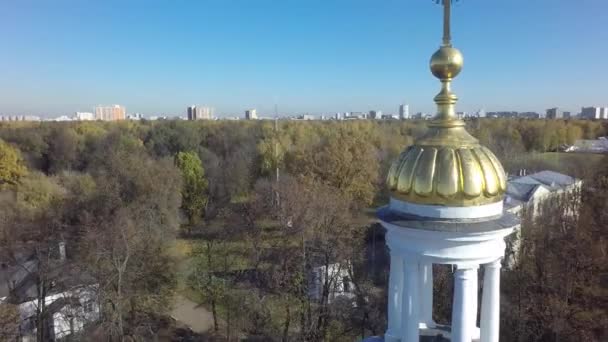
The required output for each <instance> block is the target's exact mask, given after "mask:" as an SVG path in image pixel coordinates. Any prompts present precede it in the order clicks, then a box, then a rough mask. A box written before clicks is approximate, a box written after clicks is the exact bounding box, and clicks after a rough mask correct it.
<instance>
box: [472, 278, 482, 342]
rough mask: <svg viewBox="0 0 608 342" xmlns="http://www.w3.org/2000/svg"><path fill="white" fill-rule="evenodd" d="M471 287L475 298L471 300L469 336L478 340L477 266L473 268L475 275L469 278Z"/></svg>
mask: <svg viewBox="0 0 608 342" xmlns="http://www.w3.org/2000/svg"><path fill="white" fill-rule="evenodd" d="M471 282H472V284H471V287H472V288H473V289H472V290H473V291H475V296H474V298H475V300H473V301H471V311H470V314H471V318H470V321H471V322H472V323H473V324H472V326H471V329H472V330H471V338H473V339H476V340H478V339H479V334H480V333H479V327H478V326H477V310H478V309H479V308H478V307H477V306H478V303H479V300H478V299H479V298H478V295H479V268H476V269H475V276H474V277H473V279H471Z"/></svg>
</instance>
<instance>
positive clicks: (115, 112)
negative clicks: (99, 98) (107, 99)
mask: <svg viewBox="0 0 608 342" xmlns="http://www.w3.org/2000/svg"><path fill="white" fill-rule="evenodd" d="M126 117H127V115H126V110H125V107H123V106H121V105H112V106H97V107H95V120H102V121H118V120H124V119H126Z"/></svg>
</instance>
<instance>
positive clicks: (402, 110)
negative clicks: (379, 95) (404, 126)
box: [399, 104, 410, 120]
mask: <svg viewBox="0 0 608 342" xmlns="http://www.w3.org/2000/svg"><path fill="white" fill-rule="evenodd" d="M409 118H410V106H409V105H406V104H402V105H399V119H401V120H407V119H409Z"/></svg>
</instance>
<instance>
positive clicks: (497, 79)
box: [0, 0, 608, 116]
mask: <svg viewBox="0 0 608 342" xmlns="http://www.w3.org/2000/svg"><path fill="white" fill-rule="evenodd" d="M453 13H454V18H453V37H454V45H455V46H456V47H458V48H459V49H460V50H461V51H462V52H463V54H464V58H465V67H464V70H463V72H462V73H461V75H460V76H459V77H458V78H457V80H456V81H455V84H454V91H455V92H456V94H457V95H458V96H459V97H460V101H459V104H458V108H459V110H466V111H473V110H476V109H478V108H480V107H484V108H486V109H487V110H537V111H544V109H545V108H548V107H550V106H560V107H563V108H565V109H570V110H578V109H579V108H580V107H581V106H582V105H608V81H607V80H608V67H607V65H608V1H606V0H557V1H555V0H502V1H499V0H460V1H459V2H458V3H457V4H456V5H455V7H454V10H453ZM440 42H441V9H440V7H439V6H438V5H435V4H433V2H432V1H431V0H214V1H211V0H199V1H185V0H173V1H169V0H166V1H158V0H145V1H144V0H141V1H135V0H120V1H114V0H112V1H110V0H103V1H101V0H99V1H86V0H72V1H67V0H54V1H51V0H45V1H30V0H18V1H17V0H3V1H0V113H4V114H35V115H52V116H54V115H59V114H71V113H73V112H74V111H77V110H78V111H90V110H91V109H92V107H93V106H94V105H96V104H113V103H119V104H123V105H125V106H126V107H127V111H128V112H141V113H144V114H146V115H154V114H160V113H169V114H180V115H183V114H184V112H185V109H186V107H187V106H188V105H190V104H206V105H209V106H212V107H214V108H215V110H216V112H217V113H224V114H228V115H242V113H243V111H244V110H245V109H247V108H258V111H259V112H261V113H262V114H265V113H272V111H273V108H274V104H275V103H276V104H277V105H278V107H279V111H280V112H284V113H288V114H295V113H305V112H309V113H315V114H318V113H323V112H329V113H331V112H338V111H367V110H370V109H379V110H382V111H384V112H385V113H386V112H388V113H396V111H397V106H398V105H399V103H409V104H410V108H411V111H415V112H418V111H424V112H434V104H433V102H432V98H433V96H434V95H435V94H436V93H437V92H438V90H439V85H438V82H437V81H436V80H435V79H434V78H433V77H432V75H431V74H430V72H429V70H428V60H429V57H430V56H431V54H432V53H433V52H434V51H435V50H436V49H437V47H438V46H439V44H440Z"/></svg>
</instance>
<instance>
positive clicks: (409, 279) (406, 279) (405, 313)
mask: <svg viewBox="0 0 608 342" xmlns="http://www.w3.org/2000/svg"><path fill="white" fill-rule="evenodd" d="M418 273H419V271H418V260H415V259H412V258H405V260H404V265H403V298H402V305H401V309H402V311H401V322H402V325H401V327H402V328H401V342H418V341H419V340H420V337H419V336H420V335H419V334H418V324H419V322H420V320H419V318H418V317H419V315H418V312H419V310H420V301H419V293H418Z"/></svg>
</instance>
